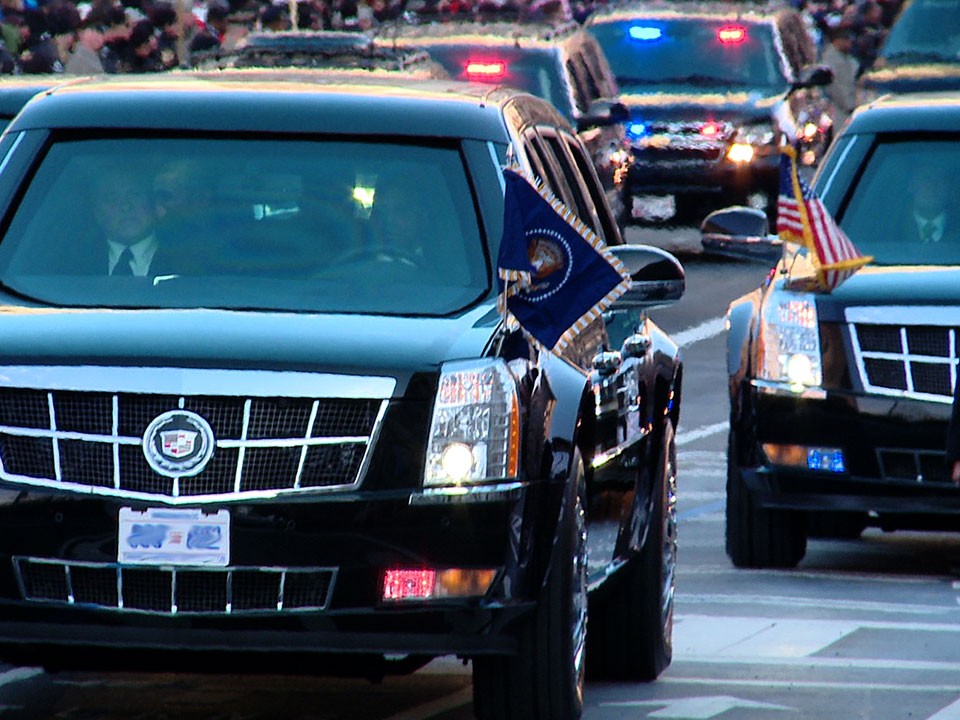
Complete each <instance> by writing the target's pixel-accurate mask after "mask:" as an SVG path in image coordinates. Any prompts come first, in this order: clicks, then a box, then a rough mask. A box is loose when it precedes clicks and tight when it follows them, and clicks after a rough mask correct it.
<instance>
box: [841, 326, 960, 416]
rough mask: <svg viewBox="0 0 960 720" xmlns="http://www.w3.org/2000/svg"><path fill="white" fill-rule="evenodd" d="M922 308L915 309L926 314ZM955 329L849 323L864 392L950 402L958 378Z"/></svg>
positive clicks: (949, 327) (947, 327)
mask: <svg viewBox="0 0 960 720" xmlns="http://www.w3.org/2000/svg"><path fill="white" fill-rule="evenodd" d="M924 315H925V312H924V309H923V308H917V309H915V310H914V316H915V317H924ZM957 334H958V331H957V328H956V327H952V326H938V325H907V324H897V325H882V324H876V323H866V322H853V323H850V337H851V340H852V342H853V348H854V352H855V353H856V362H857V367H858V369H859V372H860V378H861V380H862V382H863V387H864V390H866V391H867V392H871V393H876V394H880V395H896V396H899V397H913V398H917V399H922V400H930V401H933V402H944V403H948V402H951V401H952V398H953V388H954V386H955V383H956V376H957V357H958V353H957Z"/></svg>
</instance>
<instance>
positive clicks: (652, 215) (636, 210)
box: [631, 195, 677, 220]
mask: <svg viewBox="0 0 960 720" xmlns="http://www.w3.org/2000/svg"><path fill="white" fill-rule="evenodd" d="M631 212H632V214H633V217H634V218H636V219H638V220H669V219H670V218H672V217H673V216H674V215H676V214H677V200H676V198H675V197H674V196H673V195H634V196H633V208H632V210H631Z"/></svg>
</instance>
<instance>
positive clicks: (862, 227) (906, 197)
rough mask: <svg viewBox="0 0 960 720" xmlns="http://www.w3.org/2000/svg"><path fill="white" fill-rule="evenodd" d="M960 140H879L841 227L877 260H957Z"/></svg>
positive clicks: (959, 261)
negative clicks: (957, 181) (957, 180)
mask: <svg viewBox="0 0 960 720" xmlns="http://www.w3.org/2000/svg"><path fill="white" fill-rule="evenodd" d="M958 176H960V142H958V140H957V139H956V138H954V139H951V140H907V141H900V142H880V143H879V144H878V145H877V147H876V149H875V151H874V152H873V154H872V155H871V156H870V157H869V159H868V161H867V163H866V165H865V166H864V168H863V172H862V174H861V176H860V178H859V179H858V180H857V181H856V184H855V185H854V186H853V187H852V188H851V191H850V195H849V200H848V202H847V205H846V208H845V209H844V210H843V213H842V215H841V216H840V218H839V221H840V227H841V228H843V230H844V231H845V232H846V233H847V235H848V236H849V237H850V239H851V240H852V241H853V243H854V244H855V245H856V246H857V247H858V248H859V249H860V251H861V252H862V253H863V254H865V255H873V256H874V261H875V262H876V263H878V264H885V265H890V264H906V265H912V264H935V265H957V264H960V215H958V213H960V187H958V186H957V184H956V182H955V178H957V177H958Z"/></svg>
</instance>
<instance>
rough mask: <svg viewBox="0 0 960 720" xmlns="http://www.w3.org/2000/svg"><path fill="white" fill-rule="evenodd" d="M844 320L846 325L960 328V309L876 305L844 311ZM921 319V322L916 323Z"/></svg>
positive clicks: (939, 306)
mask: <svg viewBox="0 0 960 720" xmlns="http://www.w3.org/2000/svg"><path fill="white" fill-rule="evenodd" d="M843 315H844V318H845V319H846V321H847V322H848V323H865V324H869V325H885V326H891V325H904V326H907V325H910V326H924V325H942V326H944V327H957V326H960V309H958V308H957V307H946V306H943V305H878V306H863V307H850V308H847V309H846V310H844V313H843ZM918 317H922V318H923V322H917V318H918Z"/></svg>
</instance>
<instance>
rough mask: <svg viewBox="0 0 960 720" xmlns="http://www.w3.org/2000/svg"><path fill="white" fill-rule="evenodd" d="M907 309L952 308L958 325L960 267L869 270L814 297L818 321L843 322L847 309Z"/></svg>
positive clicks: (905, 267) (918, 266) (894, 267)
mask: <svg viewBox="0 0 960 720" xmlns="http://www.w3.org/2000/svg"><path fill="white" fill-rule="evenodd" d="M910 305H917V306H947V307H950V306H953V307H955V308H957V317H958V321H960V267H957V266H948V267H937V266H921V265H909V266H903V265H901V266H884V267H876V266H868V267H865V268H862V269H861V270H859V271H858V272H857V273H855V274H854V275H853V276H852V277H851V278H849V279H848V280H847V281H846V282H844V283H843V284H842V285H840V287H838V288H836V289H835V290H833V292H831V293H824V294H820V295H817V309H818V311H819V315H820V319H821V321H827V322H844V310H845V309H846V308H848V307H865V306H910Z"/></svg>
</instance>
